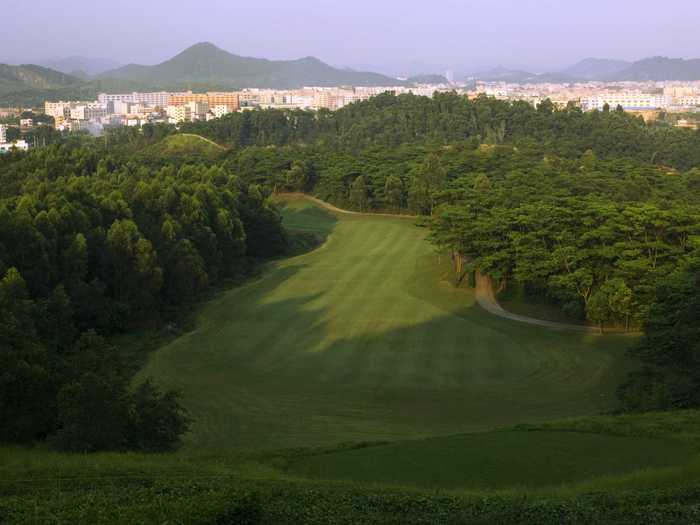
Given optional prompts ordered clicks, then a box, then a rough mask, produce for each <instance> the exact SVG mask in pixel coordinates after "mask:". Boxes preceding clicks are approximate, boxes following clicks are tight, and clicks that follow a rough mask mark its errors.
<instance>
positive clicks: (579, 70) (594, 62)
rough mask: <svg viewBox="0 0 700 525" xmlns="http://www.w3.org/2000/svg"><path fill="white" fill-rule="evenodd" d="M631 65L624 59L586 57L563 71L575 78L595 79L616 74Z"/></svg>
mask: <svg viewBox="0 0 700 525" xmlns="http://www.w3.org/2000/svg"><path fill="white" fill-rule="evenodd" d="M629 66H631V64H630V63H629V62H626V61H624V60H612V59H605V58H602V59H601V58H585V59H583V60H581V61H580V62H577V63H576V64H574V65H573V66H571V67H569V68H567V69H565V70H564V71H562V73H564V74H566V75H569V76H571V77H574V78H580V79H585V80H595V79H599V78H603V77H606V76H610V75H615V74H617V73H619V72H620V71H623V70H624V69H626V68H628V67H629Z"/></svg>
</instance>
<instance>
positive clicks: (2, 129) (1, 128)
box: [0, 124, 7, 144]
mask: <svg viewBox="0 0 700 525" xmlns="http://www.w3.org/2000/svg"><path fill="white" fill-rule="evenodd" d="M5 142H7V126H6V125H5V124H0V144H4V143H5Z"/></svg>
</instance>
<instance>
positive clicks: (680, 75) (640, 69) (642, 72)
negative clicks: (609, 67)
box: [605, 57, 700, 81]
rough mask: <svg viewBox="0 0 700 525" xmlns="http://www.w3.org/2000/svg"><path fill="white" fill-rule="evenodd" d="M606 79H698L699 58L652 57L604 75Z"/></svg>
mask: <svg viewBox="0 0 700 525" xmlns="http://www.w3.org/2000/svg"><path fill="white" fill-rule="evenodd" d="M605 78H606V79H607V80H632V81H644V80H700V59H697V58H696V59H691V60H684V59H682V58H667V57H653V58H645V59H644V60H639V61H638V62H635V63H634V64H632V65H630V66H629V67H628V68H625V69H623V70H622V71H619V72H617V73H615V74H612V75H608V76H606V77H605Z"/></svg>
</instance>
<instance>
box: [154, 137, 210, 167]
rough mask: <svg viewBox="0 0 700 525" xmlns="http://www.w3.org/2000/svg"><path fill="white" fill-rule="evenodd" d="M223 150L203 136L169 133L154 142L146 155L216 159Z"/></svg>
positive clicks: (187, 158)
mask: <svg viewBox="0 0 700 525" xmlns="http://www.w3.org/2000/svg"><path fill="white" fill-rule="evenodd" d="M223 151H224V148H222V147H221V146H219V145H218V144H216V143H215V142H212V141H210V140H208V139H205V138H204V137H200V136H199V135H189V134H184V133H181V134H176V135H170V136H168V137H166V138H164V139H163V140H162V141H160V142H158V143H156V144H154V145H153V146H151V148H150V150H149V151H148V152H147V153H146V155H148V156H150V155H152V156H156V157H167V158H172V159H182V160H188V161H190V162H192V161H193V160H197V159H203V160H207V159H210V160H216V159H217V158H219V157H221V154H222V153H223Z"/></svg>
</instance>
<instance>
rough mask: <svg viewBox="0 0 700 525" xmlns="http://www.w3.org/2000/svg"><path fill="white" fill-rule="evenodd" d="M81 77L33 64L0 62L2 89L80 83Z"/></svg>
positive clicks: (0, 85) (39, 87) (0, 83)
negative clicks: (11, 64) (17, 64)
mask: <svg viewBox="0 0 700 525" xmlns="http://www.w3.org/2000/svg"><path fill="white" fill-rule="evenodd" d="M80 82H81V81H80V79H79V78H76V77H73V76H71V75H66V74H65V73H61V72H60V71H54V70H53V69H48V68H45V67H41V66H36V65H33V64H23V65H21V66H10V65H7V64H0V89H2V90H3V91H7V90H8V89H18V90H19V89H51V88H60V87H66V86H71V85H74V84H79V83H80Z"/></svg>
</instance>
